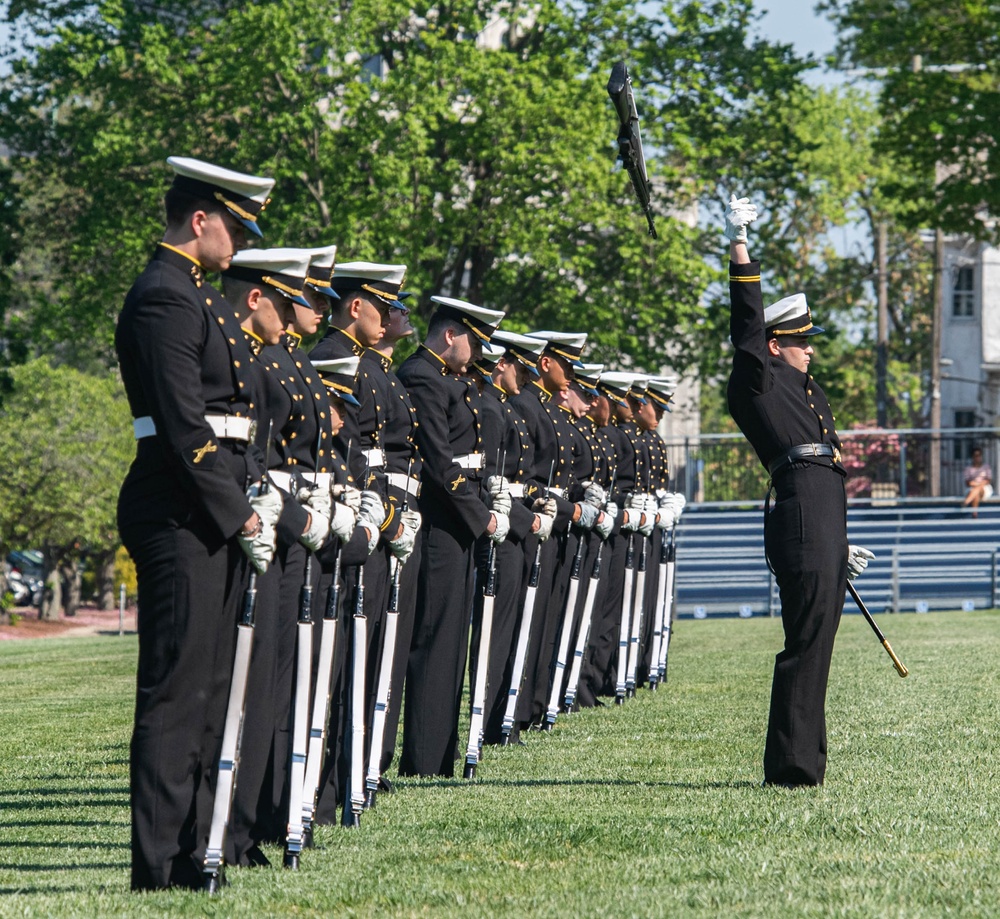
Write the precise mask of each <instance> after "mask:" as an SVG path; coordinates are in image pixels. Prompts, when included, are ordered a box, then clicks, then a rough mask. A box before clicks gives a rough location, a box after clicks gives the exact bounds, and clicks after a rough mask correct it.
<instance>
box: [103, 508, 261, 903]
mask: <svg viewBox="0 0 1000 919" xmlns="http://www.w3.org/2000/svg"><path fill="white" fill-rule="evenodd" d="M121 536H122V541H123V542H124V544H125V548H126V549H128V552H129V554H130V555H131V556H132V558H133V560H134V561H135V565H136V573H137V576H138V585H139V598H138V602H139V664H138V672H137V675H136V700H135V722H134V727H133V732H132V742H131V758H130V800H131V808H132V889H133V890H149V889H155V888H163V887H168V886H170V885H178V886H185V887H194V888H197V887H200V886H201V882H202V876H201V868H202V863H203V861H204V857H205V848H206V846H207V844H208V833H209V829H210V826H211V818H212V804H213V800H214V793H215V778H216V769H217V765H218V759H219V752H220V748H221V744H222V730H223V726H224V723H225V717H226V702H227V698H228V694H229V683H230V678H231V676H232V668H233V654H234V649H235V642H236V623H237V620H238V616H239V608H240V602H241V599H242V593H243V587H244V576H245V570H246V564H245V558H244V555H243V552H242V550H241V549H240V548H239V545H238V544H237V543H236V541H235V540H232V541H230V542H228V543H223V544H222V545H221V546H220V545H219V544H218V540H217V538H216V537H214V536H211V537H210V536H209V535H208V534H207V533H204V532H201V531H199V529H198V528H197V526H192V527H180V526H170V525H153V524H133V525H123V526H121Z"/></svg>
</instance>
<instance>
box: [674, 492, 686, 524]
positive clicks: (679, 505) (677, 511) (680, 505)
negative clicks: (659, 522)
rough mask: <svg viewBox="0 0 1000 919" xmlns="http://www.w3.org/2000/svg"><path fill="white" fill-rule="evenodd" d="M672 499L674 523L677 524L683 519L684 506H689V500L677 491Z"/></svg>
mask: <svg viewBox="0 0 1000 919" xmlns="http://www.w3.org/2000/svg"><path fill="white" fill-rule="evenodd" d="M671 497H672V499H673V505H674V523H677V522H678V521H679V520H680V519H681V514H682V513H683V512H684V506H685V505H686V504H687V498H685V497H684V495H682V494H681V493H680V492H679V491H675V492H674V493H673V494H672V495H671Z"/></svg>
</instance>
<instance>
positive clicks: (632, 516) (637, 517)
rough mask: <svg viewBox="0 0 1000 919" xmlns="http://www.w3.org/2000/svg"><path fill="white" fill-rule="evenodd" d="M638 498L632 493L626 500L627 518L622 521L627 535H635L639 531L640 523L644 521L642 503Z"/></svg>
mask: <svg viewBox="0 0 1000 919" xmlns="http://www.w3.org/2000/svg"><path fill="white" fill-rule="evenodd" d="M638 497H639V496H638V495H636V494H635V493H632V494H630V495H629V496H628V497H627V498H626V499H625V518H624V519H623V520H622V529H623V530H624V531H625V532H626V533H633V532H635V531H636V530H637V529H639V522H640V521H641V520H642V503H641V502H639V501H637V500H636V499H637V498H638Z"/></svg>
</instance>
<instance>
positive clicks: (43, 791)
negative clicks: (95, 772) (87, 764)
mask: <svg viewBox="0 0 1000 919" xmlns="http://www.w3.org/2000/svg"><path fill="white" fill-rule="evenodd" d="M73 778H75V779H78V778H79V776H73ZM127 791H128V785H127V784H126V783H124V782H123V783H122V784H121V785H116V786H114V787H112V788H95V787H92V786H91V787H89V788H88V787H80V786H79V785H77V786H73V785H67V786H66V787H65V788H25V789H22V790H21V791H0V801H2V800H3V799H4V798H14V799H17V798H20V797H22V796H23V795H41V796H42V797H48V796H52V797H56V796H57V795H118V794H122V793H123V792H127Z"/></svg>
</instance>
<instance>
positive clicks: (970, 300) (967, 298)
mask: <svg viewBox="0 0 1000 919" xmlns="http://www.w3.org/2000/svg"><path fill="white" fill-rule="evenodd" d="M975 307H976V272H975V269H974V268H973V267H972V266H971V265H965V266H963V267H962V268H959V269H958V270H957V271H956V272H955V286H954V287H953V288H952V291H951V314H952V316H973V315H975Z"/></svg>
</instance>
